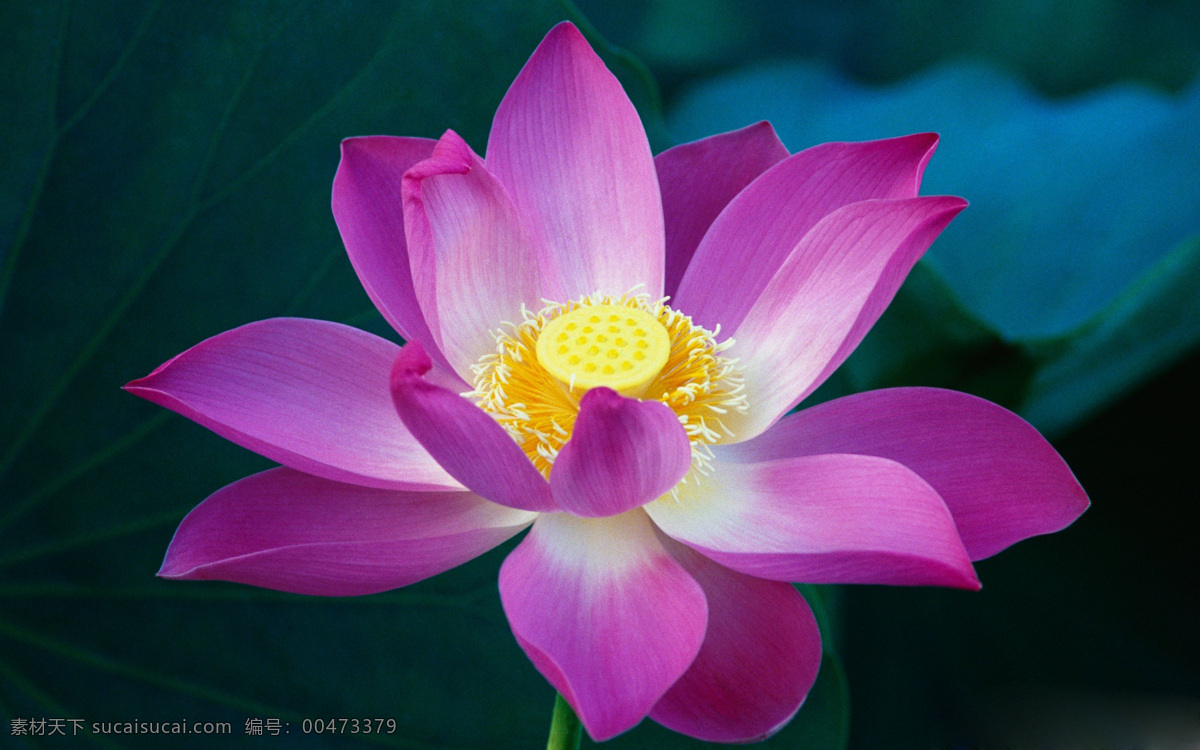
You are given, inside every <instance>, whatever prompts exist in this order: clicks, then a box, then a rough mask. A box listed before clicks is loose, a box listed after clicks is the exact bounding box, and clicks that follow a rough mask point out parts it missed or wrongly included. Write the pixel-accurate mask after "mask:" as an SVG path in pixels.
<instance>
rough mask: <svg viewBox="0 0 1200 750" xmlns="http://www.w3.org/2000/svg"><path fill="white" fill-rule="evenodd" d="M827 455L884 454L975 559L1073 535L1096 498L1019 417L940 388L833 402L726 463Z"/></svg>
mask: <svg viewBox="0 0 1200 750" xmlns="http://www.w3.org/2000/svg"><path fill="white" fill-rule="evenodd" d="M822 453H858V454H863V455H868V456H881V457H883V458H889V459H891V460H893V461H897V462H899V463H901V464H904V465H905V466H907V467H908V468H909V469H912V470H913V471H914V472H915V473H916V474H917V475H919V476H920V477H921V478H922V479H924V480H925V481H926V482H928V483H929V485H930V486H931V487H933V488H934V489H935V490H937V493H938V494H939V495H941V497H942V499H943V500H945V501H946V506H947V507H948V508H949V509H950V513H951V514H952V515H953V516H954V523H955V524H956V525H957V527H958V532H959V535H960V536H961V537H962V540H963V545H964V546H965V547H966V549H967V553H968V554H969V555H970V556H971V559H972V560H981V559H983V558H985V557H990V556H991V555H994V554H996V553H997V552H999V551H1001V550H1003V549H1005V548H1006V547H1008V546H1010V545H1012V544H1014V543H1016V542H1019V541H1021V540H1022V539H1027V538H1029V537H1031V536H1035V535H1038V534H1049V533H1051V532H1054V531H1058V530H1060V529H1063V528H1065V527H1066V526H1068V525H1070V524H1071V522H1073V521H1074V520H1075V519H1076V518H1078V517H1079V516H1080V514H1082V513H1083V511H1085V510H1087V507H1088V499H1087V494H1086V493H1085V492H1084V491H1083V488H1082V487H1081V486H1080V485H1079V482H1078V481H1077V480H1076V479H1075V476H1074V475H1073V474H1072V473H1071V470H1070V468H1068V467H1067V464H1066V462H1065V461H1063V459H1062V457H1061V456H1059V455H1058V452H1057V451H1055V450H1054V448H1053V447H1052V446H1051V445H1050V443H1048V442H1047V441H1046V439H1045V438H1044V437H1042V436H1041V434H1039V433H1038V431H1037V430H1036V429H1034V428H1033V426H1032V425H1030V424H1029V423H1028V422H1026V421H1025V420H1024V419H1021V418H1020V417H1019V416H1017V415H1016V414H1013V413H1012V412H1010V411H1008V410H1007V409H1004V408H1003V407H1000V406H997V405H995V404H993V403H991V402H989V401H985V400H983V399H981V398H977V397H975V396H971V395H968V394H966V393H959V392H957V391H947V390H942V389H939V388H891V389H886V390H879V391H869V392H867V393H859V394H855V395H853V396H846V397H845V398H839V399H835V400H833V401H827V402H825V403H823V404H819V405H817V406H814V407H812V408H811V409H805V410H803V411H801V412H798V413H796V414H792V415H789V416H787V417H784V418H783V419H781V420H780V421H779V422H778V423H777V424H776V425H775V426H774V427H772V428H771V429H769V430H767V431H766V432H765V433H763V434H762V435H760V436H758V437H757V438H755V439H754V440H751V441H748V442H745V443H740V444H737V445H730V446H723V447H722V449H721V459H722V460H723V461H744V462H750V463H757V462H761V461H772V460H776V459H781V458H791V457H795V456H811V455H818V454H822Z"/></svg>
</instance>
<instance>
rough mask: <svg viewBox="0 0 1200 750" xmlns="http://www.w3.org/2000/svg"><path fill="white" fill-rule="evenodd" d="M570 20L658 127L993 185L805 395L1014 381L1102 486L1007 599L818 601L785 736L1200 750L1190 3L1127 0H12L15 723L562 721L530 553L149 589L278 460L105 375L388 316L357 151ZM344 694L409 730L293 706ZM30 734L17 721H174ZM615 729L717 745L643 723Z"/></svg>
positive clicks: (1197, 199) (456, 119) (985, 567)
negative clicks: (811, 658) (821, 145)
mask: <svg viewBox="0 0 1200 750" xmlns="http://www.w3.org/2000/svg"><path fill="white" fill-rule="evenodd" d="M563 19H571V20H574V21H576V23H578V24H580V25H581V26H582V27H583V28H584V29H585V32H586V33H587V34H588V35H589V38H590V39H591V41H592V42H593V44H594V45H596V47H597V49H598V50H599V51H600V53H601V55H602V56H603V57H604V58H605V60H606V61H607V62H608V64H609V65H610V66H611V67H612V68H613V70H614V72H616V73H617V75H618V76H619V77H620V78H621V80H622V82H623V84H624V85H625V86H626V89H627V91H628V92H629V93H630V96H631V98H632V99H633V100H634V102H635V104H636V105H637V106H638V108H639V111H640V112H641V114H642V117H643V120H644V122H645V123H646V125H647V129H648V131H649V133H650V136H651V142H652V144H653V146H654V148H655V150H656V151H658V150H661V149H663V148H666V147H668V146H670V145H671V144H673V143H677V142H682V141H684V140H688V139H691V138H696V137H701V136H704V135H708V134H711V133H715V132H718V131H720V130H726V129H730V128H733V127H740V126H742V125H745V124H749V123H750V122H753V121H755V120H756V119H761V118H769V119H771V120H772V121H773V123H774V124H775V126H776V128H777V129H778V131H779V133H780V135H781V137H782V138H783V140H784V142H785V143H786V144H787V145H788V147H789V148H790V149H791V150H793V151H796V150H800V149H802V148H804V147H806V146H808V145H812V144H813V143H817V142H820V141H823V140H839V139H842V140H853V139H861V138H873V137H883V136H888V135H899V134H902V133H904V132H912V131H913V130H923V129H932V130H937V131H939V132H941V133H942V137H943V140H942V144H941V147H940V150H939V153H938V154H937V155H936V156H935V157H934V160H933V162H932V163H931V166H930V168H929V172H928V175H927V180H926V189H925V192H926V193H936V192H946V193H953V194H958V195H963V196H964V197H966V198H968V199H969V200H971V201H972V206H971V208H970V209H969V210H968V211H967V212H965V213H964V214H963V215H962V216H961V217H960V219H959V220H957V221H956V222H955V224H954V225H952V226H951V228H950V230H948V231H947V232H946V233H945V235H944V236H943V237H942V238H941V239H940V240H939V241H938V243H937V244H936V245H935V247H934V249H933V250H932V251H931V252H930V255H929V257H928V259H927V261H923V262H922V264H921V265H919V266H918V269H917V270H916V271H915V272H914V274H913V275H912V277H911V278H910V279H909V281H908V282H906V284H905V287H904V288H903V289H902V291H901V293H900V295H899V296H898V298H897V300H896V302H895V303H894V305H893V306H892V308H891V309H890V310H889V311H888V313H887V314H885V316H884V319H883V320H881V322H880V324H879V325H878V326H877V328H876V330H875V331H873V332H872V333H871V334H870V335H869V336H868V338H867V340H866V341H865V342H864V343H863V345H862V347H860V350H859V351H858V352H856V354H855V355H854V356H853V357H852V358H851V359H850V360H849V361H848V362H847V364H846V366H845V367H843V368H842V370H840V371H839V373H837V374H836V375H835V377H834V378H833V379H832V380H831V382H830V383H829V385H827V386H826V387H824V388H823V389H822V390H821V391H820V392H819V393H818V394H817V395H816V397H815V398H816V399H822V398H829V397H833V396H836V395H839V394H840V393H846V392H853V391H857V390H862V389H866V388H875V387H882V386H888V385H940V386H946V387H954V388H959V389H962V390H967V391H970V392H973V393H977V394H980V395H983V396H986V397H988V398H992V399H994V400H996V401H998V402H999V403H1001V404H1004V405H1005V406H1008V407H1009V408H1012V409H1016V410H1018V411H1019V412H1020V413H1022V414H1024V415H1025V416H1026V417H1027V418H1029V419H1031V421H1033V422H1034V423H1035V424H1036V425H1038V426H1039V427H1040V428H1042V429H1043V430H1044V431H1046V433H1047V434H1048V435H1049V436H1050V437H1051V438H1052V439H1053V440H1054V441H1055V444H1056V445H1057V447H1059V449H1060V450H1061V451H1062V453H1063V455H1064V456H1065V457H1066V459H1067V461H1068V462H1069V463H1070V465H1071V466H1072V467H1073V469H1074V470H1075V472H1076V474H1077V476H1078V477H1079V479H1080V481H1081V482H1082V483H1083V485H1084V487H1085V488H1086V489H1087V490H1088V492H1089V494H1090V496H1091V498H1092V501H1093V507H1092V508H1091V509H1090V510H1089V511H1088V512H1087V514H1085V515H1084V516H1083V518H1082V519H1081V520H1080V521H1079V522H1077V523H1076V524H1075V525H1074V526H1073V527H1071V528H1070V529H1068V530H1066V531H1064V532H1062V533H1060V534H1056V535H1053V536H1049V537H1043V538H1039V539H1034V540H1030V541H1027V542H1024V543H1022V544H1020V545H1018V546H1016V547H1015V548H1013V549H1011V550H1008V551H1006V552H1004V553H1002V554H1000V555H999V556H997V557H996V558H994V559H991V560H987V561H983V562H981V563H979V565H978V571H979V574H980V577H981V579H982V580H983V582H984V589H983V591H982V592H978V593H963V592H949V591H940V590H925V589H886V588H877V587H843V588H839V589H830V588H815V587H804V589H803V590H804V591H805V593H806V595H808V596H809V597H810V600H811V601H813V603H814V605H815V607H816V608H817V609H818V612H819V615H820V617H821V624H822V627H823V630H824V632H825V636H826V646H827V653H826V655H825V659H824V661H823V664H822V670H821V677H820V678H819V680H818V684H817V687H816V688H815V689H814V692H813V693H812V695H811V696H810V698H809V701H808V704H807V705H806V706H805V707H804V708H803V710H802V711H801V713H800V715H799V716H798V718H797V719H796V720H795V721H794V722H793V723H792V724H791V725H789V726H788V728H787V729H785V730H784V731H783V732H782V733H781V734H780V735H778V736H777V737H775V738H773V739H772V740H770V741H768V743H766V746H767V747H773V748H836V747H868V748H871V747H897V748H905V747H974V746H981V745H986V746H1013V745H1015V746H1051V747H1057V746H1067V747H1070V746H1085V745H1093V746H1130V747H1132V746H1144V745H1148V744H1155V743H1156V744H1157V745H1158V746H1163V747H1174V746H1180V747H1183V746H1186V745H1185V744H1184V743H1185V742H1188V741H1192V742H1195V741H1200V637H1198V636H1197V629H1196V628H1195V624H1194V623H1195V620H1194V617H1193V616H1191V612H1192V611H1194V610H1195V609H1196V604H1197V602H1196V599H1197V591H1200V575H1198V571H1200V565H1198V563H1200V559H1198V558H1200V555H1198V553H1197V549H1200V545H1197V544H1196V542H1195V539H1196V535H1197V532H1198V531H1200V511H1198V510H1197V508H1198V504H1197V501H1196V498H1197V493H1196V490H1195V487H1194V482H1193V474H1194V470H1193V467H1194V463H1195V455H1196V449H1197V447H1198V445H1197V443H1198V441H1197V440H1196V439H1195V437H1194V429H1195V428H1194V425H1195V422H1196V416H1197V410H1196V407H1195V398H1194V396H1193V394H1194V391H1195V384H1196V382H1197V376H1198V374H1200V355H1198V354H1197V350H1196V344H1197V341H1198V340H1200V295H1198V294H1197V293H1196V292H1197V289H1200V188H1198V187H1197V186H1198V185H1200V135H1198V134H1200V82H1197V78H1196V73H1197V68H1198V67H1200V32H1197V31H1196V30H1197V29H1200V10H1198V9H1197V6H1196V5H1195V4H1194V3H1188V2H1157V3H1152V4H1147V3H1135V2H1119V1H1117V0H1105V1H1104V2H1080V1H1074V2H1071V1H1067V0H1058V1H1056V2H1032V0H1026V1H1024V2H1013V3H970V4H966V3H957V2H949V1H948V0H946V1H943V2H938V1H935V0H924V1H922V2H915V1H910V2H891V3H887V2H879V1H871V2H862V3H853V4H850V3H834V2H817V1H809V2H782V1H779V2H776V1H773V0H763V1H761V2H753V3H745V2H733V0H692V1H691V2H686V3H685V2H682V0H655V1H654V2H649V3H633V2H617V3H613V2H601V1H600V0H593V1H590V2H585V3H582V4H581V7H580V8H579V9H577V8H575V7H574V6H570V5H567V4H564V3H559V2H549V1H545V2H543V1H542V0H525V1H524V2H520V3H516V2H482V1H478V2H475V1H472V2H459V3H453V4H449V3H433V2H403V3H383V2H377V3H372V2H301V3H296V2H265V1H264V2H249V1H248V0H247V1H242V2H237V1H233V0H227V1H223V2H213V3H203V4H200V3H195V4H193V3H182V2H116V1H115V0H113V1H111V2H90V3H67V2H50V1H46V2H35V3H7V4H4V5H2V6H0V101H3V102H4V103H5V104H4V106H3V107H0V137H2V138H3V142H2V143H0V253H2V255H0V393H3V394H4V396H3V401H2V402H0V403H2V404H3V407H2V408H0V716H2V717H4V718H6V719H10V720H11V719H13V718H38V717H41V718H51V717H58V718H82V719H85V720H86V721H87V722H88V723H91V722H101V721H105V722H107V721H125V720H148V721H149V720H154V721H178V720H182V719H185V718H186V719H188V720H189V721H192V722H196V721H229V722H231V724H232V728H233V735H232V737H231V738H229V740H228V741H227V742H226V741H222V742H221V743H220V746H226V745H229V746H246V747H264V746H286V747H357V746H368V745H373V744H382V745H387V746H394V747H402V748H483V747H489V748H508V747H513V748H516V747H531V746H533V747H536V746H539V745H540V744H542V743H544V737H545V732H546V729H547V726H548V722H549V716H550V711H551V707H552V704H553V692H552V690H551V689H550V688H549V686H548V685H547V684H546V683H545V681H544V680H543V679H542V678H541V677H540V675H538V674H537V672H536V671H535V670H534V669H533V667H532V666H531V665H530V664H529V663H528V661H527V660H526V659H525V657H524V655H523V654H522V653H521V651H520V649H519V648H518V647H517V645H516V643H515V642H514V641H513V639H512V636H511V634H510V633H509V631H508V628H507V625H506V624H505V622H504V618H503V613H502V612H501V610H500V606H499V599H498V596H497V592H496V585H495V579H496V571H497V569H498V567H499V563H500V561H501V560H502V559H503V556H504V554H505V553H506V551H507V549H509V548H511V543H510V544H509V545H506V546H504V547H502V548H501V549H499V550H496V551H494V552H492V553H489V554H487V555H484V556H483V557H482V558H480V559H479V560H477V561H475V562H473V563H471V564H469V565H466V566H463V567H461V568H459V569H456V570H454V571H451V572H449V573H447V574H444V575H442V576H438V577H436V578H434V579H431V580H429V581H425V582H422V583H420V584H417V585H414V586H411V587H408V588H406V589H402V590H398V591H394V592H389V593H385V594H380V595H376V596H371V597H361V598H354V599H345V600H340V599H339V600H334V599H314V598H306V597H299V596H292V595H286V594H279V593H275V592H267V591H260V590H256V589H251V588H248V587H242V586H236V585H231V584H219V583H171V582H165V581H160V580H158V579H155V578H154V577H153V574H154V572H155V571H156V570H157V569H158V565H159V563H160V561H161V557H162V553H163V551H164V550H165V549H166V545H167V543H168V542H169V540H170V537H171V534H172V532H173V530H174V528H175V526H176V525H177V524H178V522H179V520H180V519H182V517H183V516H184V515H185V514H186V513H187V511H188V510H189V509H190V508H191V507H193V506H194V505H196V504H197V503H198V502H199V501H200V500H202V499H203V498H204V497H205V496H207V495H208V494H210V493H211V492H213V491H215V490H216V489H218V488H220V487H221V486H223V485H224V484H226V483H228V482H230V481H233V480H235V479H237V478H239V477H242V476H245V475H246V474H249V473H252V472H254V471H257V470H260V469H262V468H266V467H267V466H268V465H269V464H268V463H267V462H266V461H264V460H263V459H261V458H259V457H257V456H255V455H253V454H250V453H248V452H247V451H244V450H242V449H240V448H237V447H236V446H233V445H232V444H229V443H226V442H225V441H223V440H221V439H220V438H217V437H215V436H214V435H212V434H210V433H208V432H207V431H205V430H203V429H202V428H199V427H197V426H195V425H193V424H191V423H190V422H188V421H186V420H184V419H183V418H181V417H177V416H175V415H172V414H169V413H167V412H165V411H163V410H161V409H158V408H156V407H154V406H152V405H150V404H147V403H144V402H141V401H139V400H138V399H136V398H133V397H131V396H128V395H127V394H124V393H122V392H121V391H120V390H119V387H120V385H121V384H123V383H124V382H126V381H128V380H130V379H132V378H135V377H138V376H141V375H144V374H146V373H147V372H149V371H150V370H151V369H153V368H154V367H155V366H157V365H158V364H160V363H161V362H163V361H165V360H166V359H168V358H170V357H171V356H174V355H175V354H177V353H178V352H180V351H182V350H184V349H185V348H187V347H188V346H191V345H192V344H195V343H196V342H198V341H200V340H202V339H204V338H207V337H208V336H211V335H214V334H216V333H219V332H220V331H223V330H226V329H228V328H231V327H234V326H237V325H240V324H242V323H245V322H249V321H252V320H257V319H261V318H266V317H272V316H277V315H301V316H308V317H314V318H323V319H328V320H336V321H340V322H344V323H348V324H351V325H356V326H359V327H362V328H365V329H367V330H372V331H374V332H376V333H379V334H380V335H386V336H393V335H394V334H392V333H391V332H390V331H389V330H388V329H387V327H386V324H384V323H383V321H382V319H381V318H380V317H379V315H378V313H376V312H375V311H374V310H373V308H372V307H371V305H370V302H369V301H368V300H367V298H366V295H365V294H364V293H363V292H362V289H361V287H360V286H359V285H358V283H357V280H356V279H355V277H354V274H353V271H352V269H351V268H350V265H349V263H348V261H347V260H346V257H345V253H344V250H343V248H342V246H341V243H340V240H339V238H338V236H337V231H336V227H335V226H334V223H333V219H332V216H331V214H330V211H329V188H330V184H331V181H332V178H333V174H334V171H335V169H336V166H337V158H338V149H337V144H338V141H339V140H340V139H341V138H343V137H346V136H351V135H362V134H371V133H387V134H403V135H421V136H429V137H436V136H438V135H440V133H441V132H442V131H443V130H445V129H446V128H454V129H455V130H456V131H458V132H459V133H460V134H462V135H463V136H464V137H465V138H466V139H467V140H468V141H469V142H470V143H471V144H472V145H473V146H475V148H476V149H477V150H481V151H482V149H483V147H484V145H485V143H486V135H487V131H488V127H489V125H490V121H491V116H492V113H493V111H494V110H495V107H496V104H497V103H498V102H499V100H500V98H501V97H502V96H503V94H504V91H505V89H506V88H507V86H508V84H509V83H510V82H511V80H512V78H513V77H514V76H515V74H516V72H517V70H519V69H520V66H521V65H522V64H523V63H524V61H525V59H526V58H527V57H528V55H529V54H530V53H531V52H532V50H533V48H534V47H535V46H536V44H537V42H538V41H539V40H540V39H541V37H542V36H543V35H544V34H545V32H546V31H547V30H548V29H549V28H550V27H551V26H552V25H553V24H554V23H556V22H557V21H559V20H563ZM614 44H615V45H620V46H621V47H622V48H624V49H625V50H628V51H621V50H620V49H618V48H617V47H615V46H613V45H614ZM342 716H345V717H355V716H357V717H380V718H394V719H395V720H396V722H397V724H398V731H397V732H396V733H395V734H393V735H385V736H371V737H367V736H363V735H359V736H332V735H325V736H316V735H308V736H305V735H304V734H302V733H301V732H300V727H299V723H300V721H301V720H302V719H304V718H330V717H342ZM248 718H263V719H266V718H279V719H281V720H282V721H284V722H290V728H291V734H289V735H288V736H287V737H286V738H284V737H247V736H245V735H244V734H243V730H244V725H245V722H246V720H247V719H248ZM9 729H10V727H9V726H3V727H0V746H5V747H7V746H10V745H11V746H14V747H31V748H41V747H59V746H84V747H87V746H98V747H136V748H142V747H146V748H150V747H162V746H164V744H163V742H162V739H161V738H159V737H145V736H142V737H137V736H132V737H131V736H125V737H118V736H108V737H80V738H76V739H75V740H74V741H63V740H61V739H51V738H44V737H41V738H39V737H31V738H19V737H14V736H11V735H10V734H9ZM584 744H585V745H587V744H588V740H586V739H585V741H584ZM608 745H609V746H610V747H616V748H637V747H679V748H695V747H702V746H704V743H699V742H696V741H692V740H690V739H688V738H684V737H681V736H678V735H673V734H671V733H668V732H666V731H664V730H662V729H660V728H658V727H657V726H655V725H653V724H652V722H644V723H643V725H641V726H639V727H638V728H637V729H635V730H633V731H632V732H630V733H628V734H626V735H624V736H622V737H620V738H618V739H617V740H614V741H613V742H611V743H608ZM170 746H179V747H213V746H215V745H214V741H213V740H212V738H207V737H184V738H179V739H178V741H174V740H173V741H172V742H171V743H170Z"/></svg>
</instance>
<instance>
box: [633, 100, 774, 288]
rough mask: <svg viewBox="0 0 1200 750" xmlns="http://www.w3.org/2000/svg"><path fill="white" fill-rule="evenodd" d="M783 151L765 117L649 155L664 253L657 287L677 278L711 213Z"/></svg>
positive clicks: (709, 222) (671, 284)
mask: <svg viewBox="0 0 1200 750" xmlns="http://www.w3.org/2000/svg"><path fill="white" fill-rule="evenodd" d="M787 156H788V151H787V148H785V147H784V145H783V143H781V142H780V141H779V136H777V135H775V129H774V128H772V127H771V124H770V123H769V122H760V123H756V124H754V125H750V126H748V127H745V128H742V129H740V130H734V131H732V132H729V133H720V134H718V135H713V136H709V137H708V138H703V139H701V140H698V141H693V142H691V143H682V144H680V145H678V146H675V147H674V148H669V149H667V150H666V151H663V152H662V153H661V154H659V155H658V156H656V157H654V167H655V170H656V171H657V172H658V184H659V188H660V189H661V190H662V204H663V221H664V225H665V229H666V242H667V256H666V270H665V274H666V275H665V277H664V284H665V287H664V289H663V293H664V294H666V295H667V296H669V297H674V296H675V290H676V289H678V288H679V282H680V280H681V279H683V274H684V272H685V271H686V270H687V267H688V264H689V263H691V261H692V256H693V255H694V254H695V252H696V248H697V247H698V246H699V245H700V240H701V239H702V238H703V237H704V233H705V232H707V231H708V228H709V227H710V226H711V225H712V223H713V219H715V218H717V215H718V214H720V213H721V211H722V210H723V209H724V208H725V206H727V205H729V202H730V201H731V200H733V197H734V196H735V195H737V194H738V193H740V192H741V191H742V189H743V188H744V187H746V186H747V185H749V184H750V183H751V182H753V181H754V180H755V178H757V177H758V176H759V175H760V174H762V173H763V172H765V171H766V170H767V169H768V168H770V167H772V166H774V165H775V164H778V163H779V162H780V161H782V160H783V159H786V158H787Z"/></svg>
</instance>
